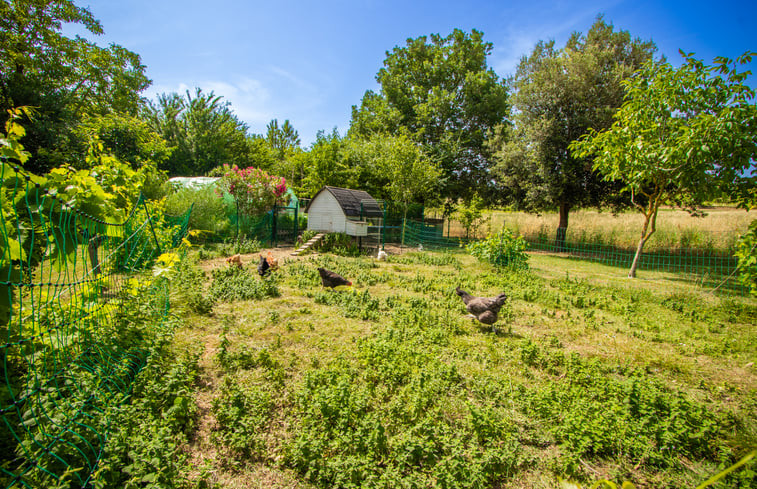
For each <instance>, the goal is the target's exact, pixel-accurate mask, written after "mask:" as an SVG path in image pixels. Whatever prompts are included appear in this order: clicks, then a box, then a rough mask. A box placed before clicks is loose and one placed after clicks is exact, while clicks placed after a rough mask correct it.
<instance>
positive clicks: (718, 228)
mask: <svg viewBox="0 0 757 489" xmlns="http://www.w3.org/2000/svg"><path fill="white" fill-rule="evenodd" d="M430 214H431V215H436V214H434V213H433V211H432V212H431V213H430ZM753 219H754V215H753V213H749V212H747V211H745V210H744V209H738V208H735V207H724V206H713V207H709V208H706V209H703V210H702V211H701V214H700V215H697V216H692V215H691V214H689V213H688V212H686V211H684V210H681V209H674V208H669V207H668V208H662V209H661V210H660V214H659V216H658V222H657V232H656V233H655V234H654V235H653V236H652V238H651V239H650V241H649V242H648V243H647V246H646V247H645V249H646V250H647V251H657V250H666V251H667V250H670V251H690V250H697V251H709V252H716V253H725V254H731V253H732V252H733V248H734V244H735V243H736V240H737V238H738V236H740V235H741V234H743V233H744V232H746V230H747V228H748V227H749V223H750V222H752V220H753ZM558 222H559V217H558V215H557V213H555V212H546V213H540V214H530V213H526V212H522V211H504V210H492V211H486V212H485V213H484V215H483V220H482V222H481V225H480V226H479V227H478V229H477V233H476V235H477V237H479V238H482V237H485V236H486V235H487V234H488V233H490V232H497V231H499V230H501V229H502V228H503V227H507V228H509V229H510V230H512V231H513V232H515V233H516V234H518V235H522V236H524V237H526V238H527V239H528V240H529V241H531V240H538V239H540V238H542V239H546V240H552V239H554V237H555V230H556V229H557V225H558ZM643 222H644V218H643V216H642V215H641V214H640V213H639V212H635V211H633V210H629V211H625V212H621V213H618V214H613V213H612V212H610V211H607V210H605V211H599V210H597V209H579V210H576V211H573V212H571V213H570V216H569V220H568V231H567V235H566V238H567V239H568V240H569V241H572V242H576V243H586V244H599V245H607V246H614V247H617V248H620V249H635V247H636V245H637V244H638V240H639V235H640V233H641V227H642V225H643ZM444 232H445V235H446V233H447V232H449V234H450V235H451V236H465V230H464V229H463V227H462V226H461V225H460V223H459V222H455V221H454V220H453V222H452V223H451V225H450V226H449V228H447V227H445V230H444Z"/></svg>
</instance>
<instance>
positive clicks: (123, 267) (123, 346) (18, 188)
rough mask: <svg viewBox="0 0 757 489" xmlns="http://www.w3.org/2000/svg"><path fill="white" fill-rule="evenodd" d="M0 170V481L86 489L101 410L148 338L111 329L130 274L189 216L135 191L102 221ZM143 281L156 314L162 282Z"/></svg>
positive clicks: (100, 440) (103, 425) (136, 364)
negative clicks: (114, 215)
mask: <svg viewBox="0 0 757 489" xmlns="http://www.w3.org/2000/svg"><path fill="white" fill-rule="evenodd" d="M0 178H1V180H0V182H1V184H0V204H2V206H1V210H0V249H1V251H0V253H1V254H0V334H1V335H2V336H1V337H0V362H1V363H2V373H3V377H2V379H0V487H5V488H10V487H88V486H89V485H90V483H91V480H92V475H93V473H95V471H96V470H97V469H98V464H100V461H101V458H102V456H103V453H104V452H103V451H104V449H105V446H106V442H107V440H108V435H109V432H110V421H109V417H108V412H109V410H110V409H112V408H113V407H115V406H117V405H119V404H120V403H123V402H124V401H125V400H126V399H127V398H128V394H129V392H130V387H131V384H132V382H133V380H134V378H135V376H136V375H137V373H138V372H139V371H140V369H141V368H142V367H143V366H144V365H145V362H146V361H147V356H148V353H147V352H148V346H149V345H148V343H149V339H148V338H146V337H142V338H140V337H138V336H134V337H129V338H122V337H121V336H123V335H124V334H125V333H124V331H122V330H121V329H120V328H119V325H120V323H119V321H120V317H121V315H122V314H123V313H124V310H126V309H129V308H131V307H133V304H132V303H131V302H130V301H127V300H126V299H125V298H126V297H129V296H128V291H129V289H130V288H131V287H133V284H134V281H133V277H134V274H133V273H132V272H134V271H137V270H141V269H144V268H145V267H148V266H151V265H152V263H153V262H154V260H155V258H156V257H157V256H158V254H159V253H161V251H166V250H167V249H168V248H170V247H171V246H175V245H176V244H177V243H178V242H179V241H180V239H181V237H182V236H183V234H185V233H186V225H187V222H188V218H189V214H188V213H187V214H185V215H183V216H179V217H177V218H175V219H174V221H175V225H174V226H168V225H167V224H166V223H165V218H164V216H159V217H157V218H156V216H155V215H151V212H150V209H149V205H148V204H147V203H146V202H145V201H144V199H143V198H142V197H140V199H139V201H138V202H137V204H136V205H135V206H134V208H133V210H132V212H131V214H130V215H129V217H128V219H127V220H126V221H125V222H123V223H113V222H105V221H103V220H101V219H98V218H95V217H93V216H90V215H87V214H85V213H84V212H81V211H80V210H77V209H76V208H72V207H71V206H69V205H68V204H67V203H66V202H64V201H62V200H60V199H59V198H58V197H56V196H55V195H53V194H52V193H51V192H49V191H47V190H46V189H45V188H44V187H41V186H40V185H39V184H36V183H34V177H33V176H32V175H29V174H27V173H25V172H24V171H23V170H22V169H20V168H18V167H16V166H15V165H12V164H10V163H9V162H4V161H0ZM153 214H154V213H153ZM152 283H153V289H152V290H150V292H149V296H150V297H151V302H150V303H149V304H150V307H151V308H152V310H153V312H154V313H155V314H156V317H158V318H161V317H165V315H166V314H167V311H168V291H167V289H166V288H165V287H164V286H160V285H158V284H161V283H164V282H162V281H154V282H152ZM156 326H158V325H156Z"/></svg>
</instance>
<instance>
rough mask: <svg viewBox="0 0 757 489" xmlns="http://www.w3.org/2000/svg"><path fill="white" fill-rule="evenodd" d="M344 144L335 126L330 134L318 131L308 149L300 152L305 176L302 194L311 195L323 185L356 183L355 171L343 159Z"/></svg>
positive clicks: (336, 185)
mask: <svg viewBox="0 0 757 489" xmlns="http://www.w3.org/2000/svg"><path fill="white" fill-rule="evenodd" d="M346 144H347V142H346V140H345V138H343V137H342V136H340V135H339V132H338V131H337V130H336V128H335V129H334V130H333V131H332V132H331V134H326V133H324V132H323V131H318V134H317V135H316V139H315V141H314V142H313V144H311V145H310V149H309V150H308V151H307V152H305V153H303V154H302V159H303V162H302V164H303V168H304V169H305V176H304V178H303V181H302V187H301V189H302V192H303V193H304V195H310V196H313V195H315V194H316V192H318V191H319V190H320V189H321V188H323V186H324V185H331V186H334V187H348V188H349V187H351V186H353V185H354V184H355V183H356V181H355V173H356V172H355V170H354V168H351V167H349V166H348V165H347V163H346V162H345V159H344V148H345V146H346Z"/></svg>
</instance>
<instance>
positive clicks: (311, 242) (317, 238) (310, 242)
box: [292, 233, 326, 256]
mask: <svg viewBox="0 0 757 489" xmlns="http://www.w3.org/2000/svg"><path fill="white" fill-rule="evenodd" d="M324 236H326V233H318V234H316V235H315V236H313V237H312V238H310V239H309V240H308V242H307V243H305V244H304V245H302V246H300V247H299V248H297V249H296V250H294V251H293V252H292V256H297V255H299V254H300V253H302V252H303V251H305V250H307V249H309V248H310V247H311V246H313V245H314V244H316V243H317V242H319V241H320V240H321V239H322V238H323V237H324Z"/></svg>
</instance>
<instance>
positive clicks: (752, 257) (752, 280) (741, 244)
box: [736, 219, 757, 297]
mask: <svg viewBox="0 0 757 489" xmlns="http://www.w3.org/2000/svg"><path fill="white" fill-rule="evenodd" d="M736 258H737V259H738V260H739V267H738V270H739V280H740V281H741V283H742V285H744V287H746V288H748V289H749V291H750V292H751V294H752V295H753V296H755V297H757V219H755V220H754V221H752V223H751V224H750V225H749V231H747V232H746V233H745V234H744V235H743V236H741V237H740V238H739V241H738V244H737V245H736Z"/></svg>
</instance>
